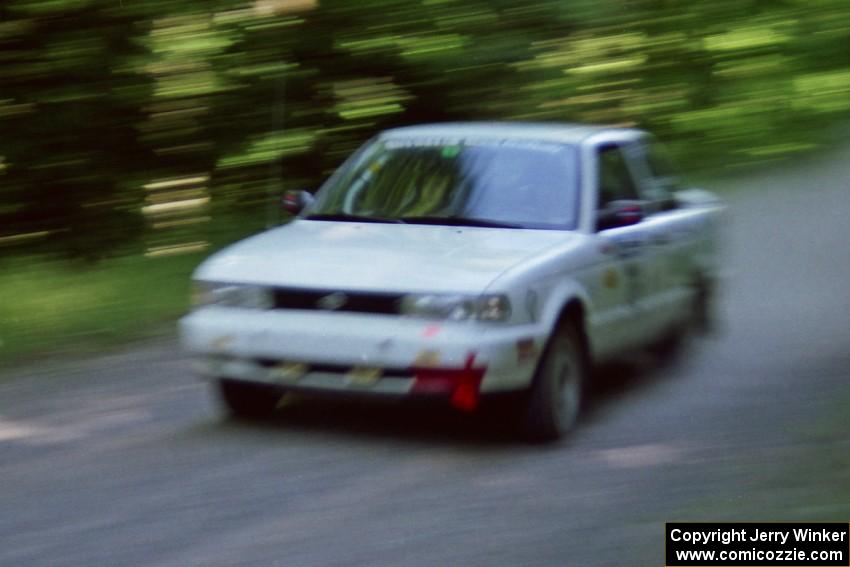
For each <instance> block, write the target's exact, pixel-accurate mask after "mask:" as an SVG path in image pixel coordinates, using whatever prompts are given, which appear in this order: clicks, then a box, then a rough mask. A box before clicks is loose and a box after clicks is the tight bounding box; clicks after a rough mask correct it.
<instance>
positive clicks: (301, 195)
mask: <svg viewBox="0 0 850 567" xmlns="http://www.w3.org/2000/svg"><path fill="white" fill-rule="evenodd" d="M313 200H314V199H313V195H311V194H310V193H308V192H307V191H295V190H290V191H286V192H285V193H284V194H283V198H282V199H281V201H280V205H281V207H282V208H283V210H284V211H286V212H287V213H290V214H292V215H297V214H299V213H300V212H301V211H303V210H304V209H305V208H306V207H307V206H309V205H312V204H313Z"/></svg>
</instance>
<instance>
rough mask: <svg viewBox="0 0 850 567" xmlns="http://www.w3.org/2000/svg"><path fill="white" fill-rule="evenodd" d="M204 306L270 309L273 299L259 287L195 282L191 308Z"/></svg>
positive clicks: (267, 290) (264, 289) (270, 293)
mask: <svg viewBox="0 0 850 567" xmlns="http://www.w3.org/2000/svg"><path fill="white" fill-rule="evenodd" d="M204 305H221V306H224V307H242V308H245V309H271V308H272V307H273V306H274V298H273V297H272V292H271V290H270V289H268V288H264V287H260V286H255V285H235V284H215V283H208V282H195V283H194V287H193V289H192V307H195V308H197V307H203V306H204Z"/></svg>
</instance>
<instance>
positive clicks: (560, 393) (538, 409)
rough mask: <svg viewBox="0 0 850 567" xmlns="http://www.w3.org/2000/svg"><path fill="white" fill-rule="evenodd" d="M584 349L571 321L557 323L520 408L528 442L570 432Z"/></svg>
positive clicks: (578, 403)
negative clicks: (521, 408)
mask: <svg viewBox="0 0 850 567" xmlns="http://www.w3.org/2000/svg"><path fill="white" fill-rule="evenodd" d="M587 373H588V363H587V352H586V349H585V346H584V341H583V340H582V338H581V333H580V331H579V329H578V326H577V325H576V323H575V322H572V321H566V322H562V323H560V324H559V325H558V327H557V328H556V329H555V331H554V332H553V333H552V336H551V337H549V342H548V343H547V345H546V349H545V350H544V352H543V356H542V357H541V359H540V363H539V364H538V367H537V371H536V372H535V375H534V379H533V381H532V384H531V389H530V390H529V392H528V393H527V397H526V400H525V404H524V408H523V417H522V419H523V423H522V426H523V433H524V434H525V437H526V438H528V439H529V440H532V441H555V440H557V439H560V438H562V437H564V436H565V435H567V434H568V433H570V432H571V431H572V430H573V429H574V428H575V426H576V423H577V422H578V418H579V415H580V414H581V410H582V406H583V401H584V392H585V386H586V381H587Z"/></svg>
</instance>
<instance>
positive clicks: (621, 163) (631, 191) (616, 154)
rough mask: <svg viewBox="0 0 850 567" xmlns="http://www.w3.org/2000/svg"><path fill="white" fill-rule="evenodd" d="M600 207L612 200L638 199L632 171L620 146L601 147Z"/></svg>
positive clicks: (599, 164)
mask: <svg viewBox="0 0 850 567" xmlns="http://www.w3.org/2000/svg"><path fill="white" fill-rule="evenodd" d="M597 162H598V167H599V176H598V179H599V204H598V208H599V209H604V208H605V206H606V205H607V204H608V203H610V202H611V201H620V200H624V199H627V200H636V199H638V192H637V187H636V186H635V182H634V179H633V178H632V173H631V171H629V167H628V164H627V163H626V157H625V156H624V155H623V152H622V150H621V149H620V147H619V146H617V145H614V144H606V145H604V146H601V147H600V148H599V155H598V160H597Z"/></svg>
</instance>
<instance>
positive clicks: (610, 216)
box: [596, 200, 644, 230]
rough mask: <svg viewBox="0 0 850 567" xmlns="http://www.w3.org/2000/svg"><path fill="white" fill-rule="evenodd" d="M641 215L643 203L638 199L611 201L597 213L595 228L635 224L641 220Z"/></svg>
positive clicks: (602, 228)
mask: <svg viewBox="0 0 850 567" xmlns="http://www.w3.org/2000/svg"><path fill="white" fill-rule="evenodd" d="M643 216H644V215H643V204H642V203H641V202H640V201H632V200H621V201H611V202H610V203H608V204H607V205H606V206H605V208H604V209H602V210H601V211H599V213H598V214H597V217H596V230H605V229H608V228H617V227H620V226H629V225H633V224H637V223H639V222H640V221H642V220H643Z"/></svg>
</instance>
